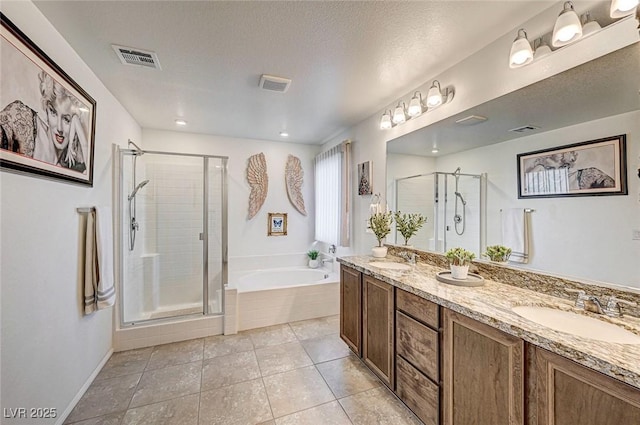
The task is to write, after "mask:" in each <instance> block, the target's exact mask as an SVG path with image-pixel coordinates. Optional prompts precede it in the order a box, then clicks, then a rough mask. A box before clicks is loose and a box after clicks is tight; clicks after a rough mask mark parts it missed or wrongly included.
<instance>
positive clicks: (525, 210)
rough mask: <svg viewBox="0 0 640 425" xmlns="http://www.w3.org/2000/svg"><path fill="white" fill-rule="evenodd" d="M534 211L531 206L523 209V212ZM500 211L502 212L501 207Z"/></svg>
mask: <svg viewBox="0 0 640 425" xmlns="http://www.w3.org/2000/svg"><path fill="white" fill-rule="evenodd" d="M534 211H535V210H534V209H533V208H525V209H524V212H526V213H532V212H534ZM500 212H502V208H500Z"/></svg>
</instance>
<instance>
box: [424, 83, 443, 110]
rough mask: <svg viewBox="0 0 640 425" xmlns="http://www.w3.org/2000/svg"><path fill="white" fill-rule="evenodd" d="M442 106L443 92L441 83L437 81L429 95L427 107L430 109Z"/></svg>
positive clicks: (430, 89)
mask: <svg viewBox="0 0 640 425" xmlns="http://www.w3.org/2000/svg"><path fill="white" fill-rule="evenodd" d="M436 84H437V85H436ZM440 105H442V90H441V89H440V82H439V81H438V80H436V81H434V82H433V84H432V85H431V88H429V92H428V93H427V106H428V107H429V108H436V107H438V106H440Z"/></svg>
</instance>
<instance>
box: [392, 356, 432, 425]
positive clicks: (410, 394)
mask: <svg viewBox="0 0 640 425" xmlns="http://www.w3.org/2000/svg"><path fill="white" fill-rule="evenodd" d="M396 394H397V396H398V397H399V398H400V400H402V401H403V402H404V404H406V405H407V406H408V407H409V409H411V410H412V411H413V413H415V414H416V416H417V417H418V418H420V420H421V421H422V422H424V424H425V425H439V423H440V418H439V416H440V414H439V413H440V393H439V389H438V386H437V385H436V384H434V383H433V382H431V381H430V380H429V379H428V378H427V377H426V376H424V375H423V374H422V373H420V372H419V371H418V370H417V369H416V368H414V367H413V366H411V364H410V363H409V362H407V361H406V360H404V359H403V358H402V357H400V356H396Z"/></svg>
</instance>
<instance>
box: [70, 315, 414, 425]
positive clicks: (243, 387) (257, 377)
mask: <svg viewBox="0 0 640 425" xmlns="http://www.w3.org/2000/svg"><path fill="white" fill-rule="evenodd" d="M338 331H339V317H338V316H330V317H323V318H320V319H313V320H305V321H301V322H293V323H288V324H285V325H277V326H271V327H267V328H261V329H253V330H250V331H245V332H241V333H239V334H238V335H228V336H222V335H220V336H214V337H209V338H201V339H195V340H190V341H184V342H178V343H173V344H166V345H159V346H156V347H150V348H143V349H139V350H131V351H124V352H121V353H116V354H114V355H113V356H112V357H111V358H110V359H109V361H108V362H107V364H106V365H105V367H104V368H103V370H102V371H101V372H100V373H99V375H98V376H97V377H96V379H95V381H94V382H93V383H92V384H91V386H90V387H89V389H88V390H87V392H86V393H85V395H84V396H83V397H82V399H81V400H80V401H79V402H78V404H77V405H76V407H75V408H74V409H73V411H72V412H71V414H70V415H69V417H68V418H67V421H66V422H65V424H75V425H133V424H136V425H143V424H144V425H147V424H148V425H170V424H171V425H173V424H180V425H204V424H238V425H249V424H270V425H274V424H275V425H307V424H308V425H315V424H321V425H342V424H346V425H348V424H355V425H359V424H363V425H373V424H393V425H403V424H414V425H418V424H420V421H419V420H418V419H417V418H416V417H415V416H414V415H413V414H412V413H411V412H410V411H409V410H408V409H407V408H406V407H405V406H404V405H403V404H402V403H401V402H400V401H399V400H398V399H397V398H395V396H394V395H393V394H392V393H391V392H390V391H389V390H388V389H387V388H386V387H385V386H384V385H383V384H382V383H381V382H380V381H379V380H378V379H377V378H376V377H375V376H374V375H373V374H372V373H371V372H370V371H369V370H368V369H367V368H366V367H365V366H364V365H363V364H362V363H361V362H360V360H359V359H358V358H357V357H356V356H354V355H353V354H351V351H350V350H349V349H348V348H347V346H346V345H345V344H344V343H343V342H342V340H340V337H339V336H338Z"/></svg>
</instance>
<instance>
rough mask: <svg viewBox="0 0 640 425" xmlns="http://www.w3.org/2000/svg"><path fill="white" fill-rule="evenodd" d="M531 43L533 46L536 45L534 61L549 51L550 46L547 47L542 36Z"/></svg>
mask: <svg viewBox="0 0 640 425" xmlns="http://www.w3.org/2000/svg"><path fill="white" fill-rule="evenodd" d="M533 44H534V46H536V45H537V47H536V49H535V52H534V53H533V60H534V61H537V60H539V59H541V58H543V57H545V56H547V55H548V54H550V53H551V47H549V45H548V44H547V43H546V42H545V41H544V39H543V38H542V37H540V38H538V39H536V41H534V42H533Z"/></svg>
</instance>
